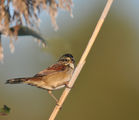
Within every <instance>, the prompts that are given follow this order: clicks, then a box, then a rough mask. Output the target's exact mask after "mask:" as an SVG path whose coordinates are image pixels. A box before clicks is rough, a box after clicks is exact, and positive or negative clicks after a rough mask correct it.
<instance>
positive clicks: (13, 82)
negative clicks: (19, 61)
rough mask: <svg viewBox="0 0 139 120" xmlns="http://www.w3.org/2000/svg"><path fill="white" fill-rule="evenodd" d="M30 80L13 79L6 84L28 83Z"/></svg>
mask: <svg viewBox="0 0 139 120" xmlns="http://www.w3.org/2000/svg"><path fill="white" fill-rule="evenodd" d="M29 79H30V78H29V77H28V78H13V79H9V80H7V81H6V84H19V83H23V82H25V81H28V80H29Z"/></svg>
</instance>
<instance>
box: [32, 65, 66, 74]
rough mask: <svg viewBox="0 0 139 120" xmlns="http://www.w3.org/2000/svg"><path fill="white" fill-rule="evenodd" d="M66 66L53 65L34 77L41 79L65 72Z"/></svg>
mask: <svg viewBox="0 0 139 120" xmlns="http://www.w3.org/2000/svg"><path fill="white" fill-rule="evenodd" d="M65 68H66V66H65V65H62V64H54V65H52V66H50V67H48V68H46V69H44V70H42V71H40V72H39V73H38V74H36V75H35V76H34V77H41V76H45V75H48V74H51V73H54V72H58V71H63V70H65Z"/></svg>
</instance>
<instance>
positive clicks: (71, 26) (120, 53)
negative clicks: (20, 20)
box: [0, 0, 139, 120]
mask: <svg viewBox="0 0 139 120" xmlns="http://www.w3.org/2000/svg"><path fill="white" fill-rule="evenodd" d="M106 1H107V0H103V1H102V0H82V1H80V0H76V1H75V0H74V1H73V3H74V7H73V15H74V18H73V19H72V18H71V17H70V14H69V13H68V12H65V11H62V10H60V11H59V13H58V17H57V24H58V26H59V30H58V31H54V29H53V27H52V25H51V21H50V17H49V16H48V14H46V12H42V14H41V16H40V18H41V25H40V30H41V33H42V34H43V35H44V36H45V37H46V39H47V40H48V45H47V48H45V49H43V48H41V47H39V46H38V44H37V43H35V42H34V41H33V38H32V37H19V38H18V40H17V41H16V42H15V43H14V44H15V52H14V54H11V53H10V50H9V39H7V38H4V37H3V38H2V40H3V47H4V55H5V58H4V64H0V106H1V108H2V106H3V105H4V104H6V105H7V106H9V107H10V108H11V112H10V114H9V115H8V116H5V117H4V116H0V120H48V118H49V116H50V114H51V112H52V110H53V108H54V106H55V101H54V100H53V99H52V98H51V97H50V96H49V94H48V93H47V91H45V90H42V89H39V88H36V87H32V86H28V85H24V84H22V85H5V84H4V83H5V81H6V80H7V79H9V78H14V77H26V76H33V75H34V74H36V73H37V72H39V71H40V70H43V69H45V68H46V67H48V66H49V65H51V64H53V63H55V61H56V60H57V59H58V57H59V56H61V55H63V54H65V53H72V54H73V55H74V57H75V60H76V64H77V63H78V61H79V59H80V57H81V55H82V52H83V51H84V49H85V47H86V45H87V43H88V40H89V39H90V37H91V34H92V32H93V30H94V28H95V25H96V23H97V21H98V19H99V17H100V15H101V12H102V10H103V8H104V6H105V4H106ZM138 5H139V1H138V0H132V1H131V0H115V1H114V3H113V5H112V7H111V9H110V12H109V14H108V16H107V18H106V20H105V22H104V24H103V27H102V29H101V31H100V33H99V35H98V37H97V39H96V41H95V44H94V45H93V48H92V49H91V51H90V54H89V56H88V58H87V61H86V64H85V66H84V68H83V70H82V71H81V73H80V75H79V77H78V79H77V81H76V83H75V85H74V87H73V89H72V91H71V92H70V94H69V96H68V98H67V99H66V101H65V103H64V105H63V107H62V109H61V110H60V112H59V114H58V116H57V118H56V120H139V32H138V31H139V7H138ZM62 91H63V89H61V90H58V91H55V92H54V94H55V95H56V96H57V97H58V96H60V94H61V93H62Z"/></svg>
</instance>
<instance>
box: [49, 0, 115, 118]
mask: <svg viewBox="0 0 139 120" xmlns="http://www.w3.org/2000/svg"><path fill="white" fill-rule="evenodd" d="M112 2H113V0H108V1H107V4H106V6H105V8H104V10H103V12H102V15H101V17H100V19H99V21H98V23H97V25H96V28H95V30H94V32H93V34H92V36H91V38H90V40H89V42H88V45H87V47H86V49H85V51H84V53H83V55H82V57H81V59H80V61H79V63H78V65H77V67H76V69H75V71H74V73H73V76H72V78H71V80H70V82H69V84H68V86H69V87H72V86H73V85H74V83H75V81H76V79H77V77H78V75H79V73H80V71H81V70H82V67H83V66H84V63H85V60H86V58H87V55H88V54H89V52H90V49H91V47H92V45H93V44H94V42H95V39H96V37H97V35H98V33H99V31H100V29H101V26H102V24H103V22H104V20H105V18H106V16H107V14H108V12H109V9H110V7H111V5H112ZM70 90H71V89H70V88H65V90H64V92H63V93H62V95H61V97H60V99H59V101H58V103H57V105H56V106H55V108H54V110H53V112H52V114H51V116H50V118H49V120H54V119H55V117H56V115H57V114H58V112H59V110H60V108H61V107H62V105H63V103H64V101H65V99H66V97H67V95H68V94H69V92H70Z"/></svg>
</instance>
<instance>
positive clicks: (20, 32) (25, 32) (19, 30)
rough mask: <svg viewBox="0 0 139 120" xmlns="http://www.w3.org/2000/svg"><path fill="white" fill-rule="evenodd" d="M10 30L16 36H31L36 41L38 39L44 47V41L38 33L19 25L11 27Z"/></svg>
mask: <svg viewBox="0 0 139 120" xmlns="http://www.w3.org/2000/svg"><path fill="white" fill-rule="evenodd" d="M10 30H11V31H12V32H14V34H15V35H16V36H33V37H35V38H36V39H39V40H40V41H41V42H42V44H43V45H44V46H46V40H45V38H44V37H43V36H42V35H41V34H40V33H38V32H36V31H34V30H33V29H31V28H29V27H26V26H21V25H16V26H14V27H11V28H10Z"/></svg>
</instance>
